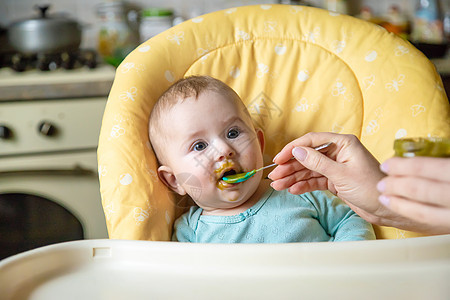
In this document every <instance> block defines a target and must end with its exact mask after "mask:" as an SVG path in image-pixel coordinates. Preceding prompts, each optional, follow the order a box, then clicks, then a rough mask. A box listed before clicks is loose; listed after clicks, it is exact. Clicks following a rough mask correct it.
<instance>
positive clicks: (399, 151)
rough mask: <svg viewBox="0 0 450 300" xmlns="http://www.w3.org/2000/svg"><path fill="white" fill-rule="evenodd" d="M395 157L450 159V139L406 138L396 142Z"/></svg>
mask: <svg viewBox="0 0 450 300" xmlns="http://www.w3.org/2000/svg"><path fill="white" fill-rule="evenodd" d="M394 150H395V156H400V157H414V156H431V157H450V139H446V138H433V137H430V138H404V139H397V140H395V141H394Z"/></svg>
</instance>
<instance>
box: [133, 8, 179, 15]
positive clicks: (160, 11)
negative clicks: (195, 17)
mask: <svg viewBox="0 0 450 300" xmlns="http://www.w3.org/2000/svg"><path fill="white" fill-rule="evenodd" d="M141 14H142V16H143V17H171V16H172V15H173V11H172V10H171V9H167V8H155V7H154V8H146V9H144V10H143V11H142V12H141Z"/></svg>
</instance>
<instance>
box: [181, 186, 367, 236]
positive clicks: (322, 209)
mask: <svg viewBox="0 0 450 300" xmlns="http://www.w3.org/2000/svg"><path fill="white" fill-rule="evenodd" d="M202 211H203V210H202V209H201V208H199V207H197V206H195V207H191V208H190V210H189V211H188V212H187V213H185V214H184V215H182V216H181V217H180V218H179V219H177V221H176V222H175V231H174V234H173V240H175V241H180V242H194V243H292V242H327V241H355V240H370V239H375V234H374V231H373V228H372V225H371V224H369V223H368V222H366V221H365V220H363V219H362V218H361V217H359V216H358V215H357V214H356V213H355V212H354V211H352V210H351V209H350V208H349V207H348V206H347V205H346V204H345V203H344V202H342V200H340V199H339V198H337V197H336V196H334V195H333V194H331V193H330V192H328V191H315V192H311V193H305V194H302V195H292V194H290V193H289V192H287V191H286V190H284V191H275V190H273V189H272V188H270V189H269V190H268V191H267V192H266V193H265V194H264V196H263V197H262V198H261V199H260V200H259V201H258V202H257V203H256V204H255V205H254V206H252V207H251V208H249V209H248V210H246V211H245V212H243V213H240V214H238V215H234V216H211V215H202Z"/></svg>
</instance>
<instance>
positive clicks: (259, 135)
mask: <svg viewBox="0 0 450 300" xmlns="http://www.w3.org/2000/svg"><path fill="white" fill-rule="evenodd" d="M256 138H257V139H258V142H259V146H260V147H261V151H262V152H264V147H265V146H266V141H265V138H264V131H263V130H262V129H261V128H256Z"/></svg>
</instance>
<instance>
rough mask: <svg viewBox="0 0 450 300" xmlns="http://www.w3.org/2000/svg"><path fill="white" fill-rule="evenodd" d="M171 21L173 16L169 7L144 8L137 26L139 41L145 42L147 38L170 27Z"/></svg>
mask: <svg viewBox="0 0 450 300" xmlns="http://www.w3.org/2000/svg"><path fill="white" fill-rule="evenodd" d="M173 22H174V16H173V11H172V10H171V9H165V8H147V9H144V10H143V11H142V12H141V24H140V27H139V34H140V41H141V42H145V41H146V40H148V39H149V38H152V37H154V36H155V35H157V34H159V33H161V32H163V31H165V30H167V29H169V28H171V27H172V25H173Z"/></svg>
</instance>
